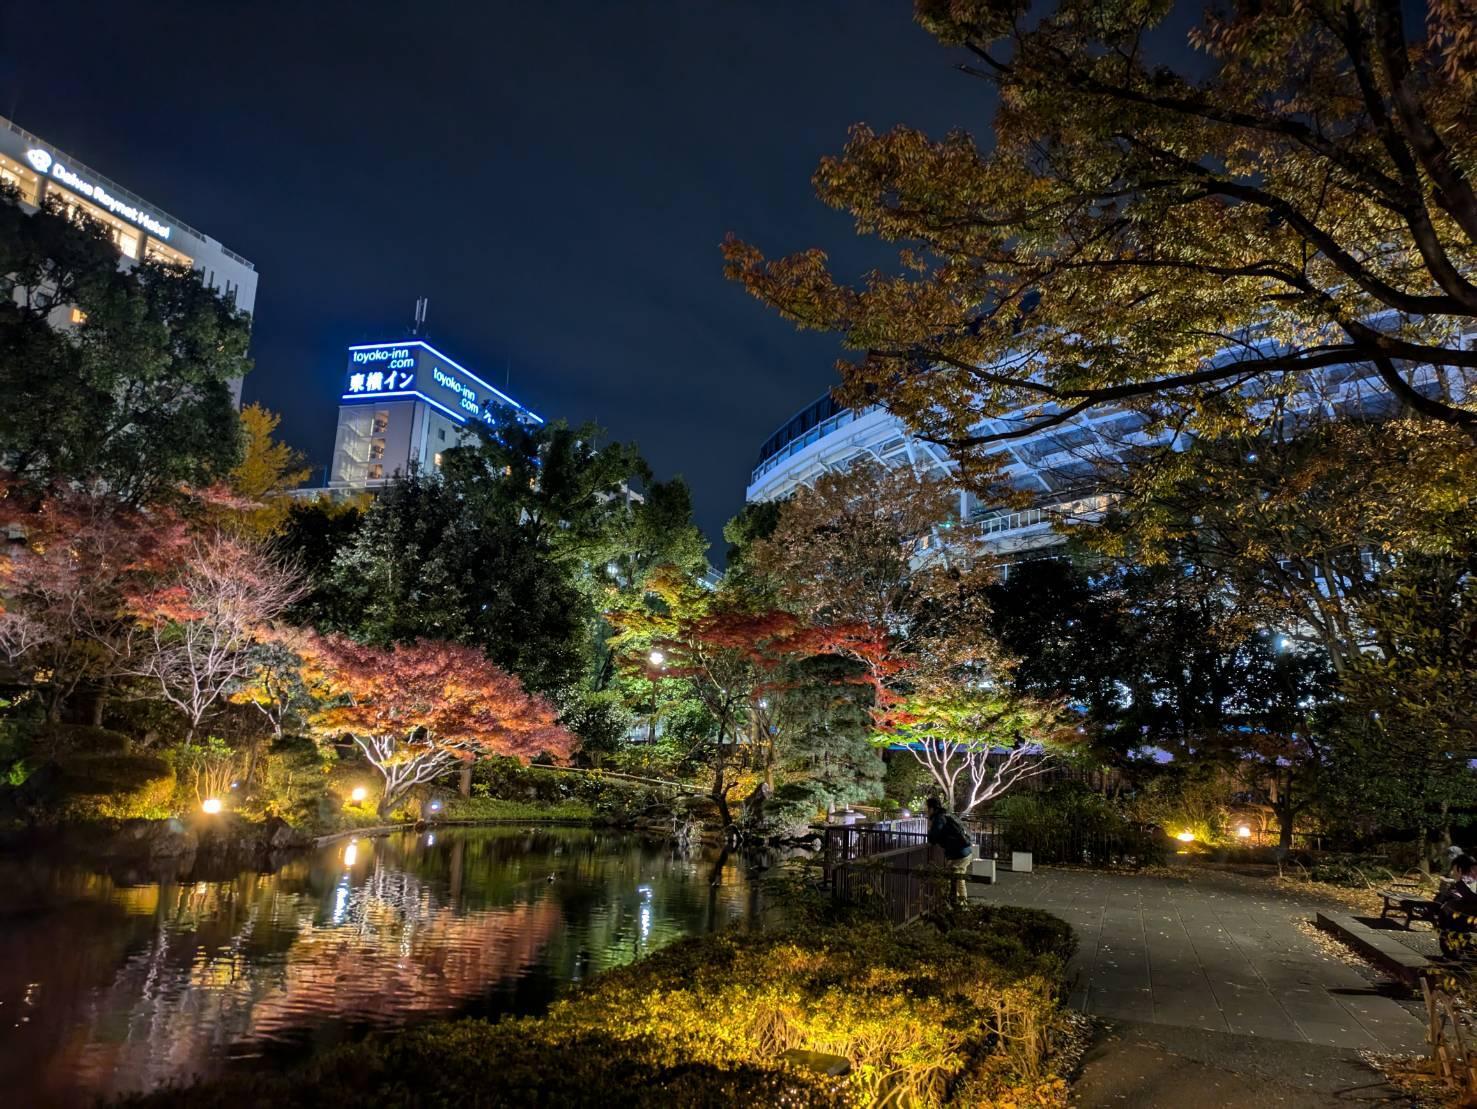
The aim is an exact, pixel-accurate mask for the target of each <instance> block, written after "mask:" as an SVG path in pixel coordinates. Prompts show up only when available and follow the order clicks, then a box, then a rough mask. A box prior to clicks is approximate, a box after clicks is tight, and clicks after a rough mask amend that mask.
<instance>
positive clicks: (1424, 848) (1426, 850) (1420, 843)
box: [1415, 826, 1431, 877]
mask: <svg viewBox="0 0 1477 1109" xmlns="http://www.w3.org/2000/svg"><path fill="white" fill-rule="evenodd" d="M1429 831H1430V830H1429V829H1428V828H1426V827H1424V826H1422V827H1421V828H1420V829H1418V830H1417V832H1416V837H1415V849H1416V858H1417V860H1418V865H1419V866H1420V868H1421V873H1422V874H1424V875H1426V876H1428V877H1429V876H1430V873H1431V837H1430V834H1429Z"/></svg>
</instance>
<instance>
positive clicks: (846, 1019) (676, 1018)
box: [124, 907, 1074, 1109]
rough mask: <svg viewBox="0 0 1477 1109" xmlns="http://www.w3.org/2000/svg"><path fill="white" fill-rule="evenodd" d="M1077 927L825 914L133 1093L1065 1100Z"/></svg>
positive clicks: (589, 1101)
mask: <svg viewBox="0 0 1477 1109" xmlns="http://www.w3.org/2000/svg"><path fill="white" fill-rule="evenodd" d="M1073 942H1074V941H1073V939H1072V935H1071V930H1070V929H1069V928H1068V927H1067V926H1066V925H1065V924H1064V923H1062V922H1061V921H1059V920H1057V919H1055V918H1053V917H1050V916H1047V915H1046V914H1044V913H1040V912H1035V911H1032V910H1025V909H1011V908H1000V907H996V908H983V907H981V908H973V909H969V910H961V911H957V912H954V913H951V914H949V915H948V916H947V917H946V918H943V919H937V920H933V921H930V922H924V923H920V924H918V925H915V926H912V927H909V928H904V929H891V928H887V927H883V926H879V925H877V924H875V923H872V922H868V921H861V920H856V919H853V920H838V919H834V918H833V919H830V920H818V919H817V918H816V917H814V916H811V917H809V918H807V919H803V920H801V921H799V922H797V923H795V924H792V925H791V926H789V927H787V928H784V929H782V930H779V931H774V932H767V933H752V934H729V935H716V936H704V937H699V938H693V939H688V940H685V941H682V942H680V943H677V944H674V945H672V946H670V947H667V948H664V949H663V950H661V951H659V952H657V953H656V954H654V955H652V956H650V957H649V958H647V959H644V960H642V961H641V962H639V963H635V964H633V965H631V966H627V967H622V968H620V969H617V970H613V971H610V972H609V973H607V974H604V975H602V976H601V977H599V978H598V979H596V980H595V981H594V982H592V983H591V984H590V985H588V986H586V987H584V988H582V989H580V990H578V991H576V992H574V993H573V994H571V995H570V996H569V997H567V998H566V999H565V1000H562V1001H559V1002H557V1003H556V1004H555V1005H554V1006H553V1007H552V1008H551V1009H550V1011H549V1012H548V1013H547V1014H546V1015H545V1016H543V1017H537V1018H519V1019H506V1020H503V1021H501V1022H499V1023H495V1024H493V1023H488V1022H486V1021H480V1020H463V1021H449V1022H441V1023H437V1024H431V1025H427V1026H424V1027H422V1028H418V1029H415V1030H412V1031H409V1032H402V1033H399V1034H394V1035H383V1036H375V1037H371V1038H370V1039H368V1040H365V1041H363V1042H361V1043H358V1044H354V1045H350V1046H347V1047H340V1048H337V1049H333V1050H330V1051H328V1052H325V1053H324V1054H322V1055H319V1056H317V1057H315V1058H314V1059H311V1060H309V1061H308V1062H307V1063H306V1064H305V1065H304V1066H302V1067H300V1068H298V1069H297V1070H294V1071H290V1072H287V1073H281V1074H257V1075H241V1076H233V1077H231V1078H228V1079H225V1080H221V1081H218V1082H213V1083H207V1084H205V1085H202V1086H196V1087H192V1088H184V1089H172V1090H163V1091H158V1092H155V1093H152V1094H148V1095H144V1096H141V1097H137V1098H132V1099H128V1100H126V1101H125V1102H124V1104H127V1105H131V1106H135V1107H143V1106H148V1107H150V1109H162V1107H173V1106H190V1107H192V1109H216V1107H219V1109H225V1107H227V1106H229V1107H230V1109H243V1107H248V1109H249V1107H254V1106H264V1107H265V1106H270V1107H271V1109H307V1107H308V1106H320V1105H335V1106H364V1107H369V1106H374V1107H375V1109H412V1107H417V1109H431V1107H433V1106H453V1105H467V1106H473V1105H475V1106H515V1105H516V1106H576V1107H577V1106H599V1107H601V1109H612V1107H625V1106H640V1107H647V1106H651V1107H654V1106H674V1105H682V1106H686V1105H786V1106H833V1105H836V1106H841V1105H845V1106H882V1105H887V1106H943V1105H970V1106H975V1105H1007V1104H1019V1105H1030V1106H1038V1107H1052V1106H1064V1105H1065V1103H1066V1087H1065V1084H1064V1083H1063V1082H1062V1080H1061V1079H1060V1078H1059V1077H1058V1076H1057V1075H1055V1074H1054V1073H1053V1071H1052V1052H1053V1046H1054V1044H1055V1043H1056V1041H1057V1039H1058V1037H1059V1035H1060V1034H1061V1031H1062V1029H1063V1026H1064V1021H1063V1017H1062V1013H1061V1007H1060V1001H1059V999H1060V994H1061V990H1062V985H1063V974H1064V967H1065V964H1066V960H1067V959H1068V957H1069V956H1070V954H1071V951H1072V947H1073ZM791 1049H801V1050H804V1051H812V1052H822V1053H826V1054H830V1055H839V1056H843V1057H845V1058H846V1059H847V1060H848V1061H849V1062H850V1064H851V1072H850V1074H849V1075H846V1076H844V1077H840V1078H828V1077H825V1076H823V1075H821V1074H818V1073H816V1072H814V1071H811V1070H805V1069H797V1068H794V1067H792V1066H790V1065H788V1064H786V1063H785V1062H783V1061H782V1059H781V1056H782V1055H783V1053H784V1052H786V1051H789V1050H791Z"/></svg>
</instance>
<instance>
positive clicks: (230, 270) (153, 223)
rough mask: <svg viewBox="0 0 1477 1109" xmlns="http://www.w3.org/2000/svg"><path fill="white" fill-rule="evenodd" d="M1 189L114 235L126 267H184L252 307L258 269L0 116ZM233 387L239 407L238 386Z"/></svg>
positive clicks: (34, 205) (236, 301) (243, 305)
mask: <svg viewBox="0 0 1477 1109" xmlns="http://www.w3.org/2000/svg"><path fill="white" fill-rule="evenodd" d="M0 184H3V185H7V186H9V187H10V188H12V189H15V190H16V191H17V192H18V193H19V194H20V199H21V203H22V204H24V205H27V206H29V207H31V208H39V207H41V206H42V205H45V204H57V205H60V206H61V208H62V210H63V211H66V212H68V213H72V214H77V213H81V214H85V215H87V216H90V217H91V218H92V219H94V220H96V221H97V222H98V223H99V224H101V225H102V226H103V227H105V228H106V229H107V231H108V234H109V235H111V236H112V239H113V242H114V244H116V246H117V247H118V253H119V255H120V260H121V262H122V264H124V265H131V264H133V263H135V262H137V261H139V260H140V259H145V258H147V259H157V260H159V261H162V262H169V263H172V264H174V265H181V266H189V267H191V268H192V269H195V270H198V271H200V274H201V276H202V277H203V278H204V279H205V283H206V284H207V285H208V286H210V287H211V288H212V289H216V290H217V291H219V292H220V293H221V294H222V295H223V296H224V297H225V298H226V299H227V300H230V301H232V302H233V303H234V304H235V305H236V307H237V308H239V309H241V310H242V311H243V312H248V313H249V312H251V311H252V309H253V307H254V306H255V304H256V267H255V266H253V265H252V264H251V263H250V262H248V261H247V260H246V259H245V258H243V257H241V255H239V254H237V253H236V252H235V251H233V250H229V249H227V248H226V247H225V246H222V245H221V243H219V242H218V241H217V240H215V239H212V238H211V237H210V236H209V235H207V234H205V233H204V232H203V231H197V230H196V229H195V228H193V227H191V226H190V225H189V224H187V223H184V222H183V221H181V220H180V219H179V218H178V217H176V216H172V215H170V214H169V213H168V212H166V211H164V210H163V209H162V208H156V207H155V206H154V205H152V204H150V203H149V202H148V201H147V200H145V199H143V197H141V196H138V195H137V194H136V193H132V192H130V191H129V190H127V189H125V188H124V187H123V186H122V185H120V184H118V183H117V182H116V181H113V180H111V179H109V178H107V177H104V176H103V175H102V174H101V173H99V172H98V171H97V170H95V169H93V168H91V167H90V166H88V165H86V164H85V163H83V162H79V161H78V160H77V159H76V158H74V157H72V156H71V155H70V154H68V153H66V152H65V151H63V150H59V149H57V148H56V147H54V146H52V145H51V144H50V143H49V142H47V141H46V140H45V139H42V138H39V137H37V136H36V135H33V134H31V133H30V132H29V131H26V130H24V129H22V128H21V127H19V126H17V125H16V124H14V123H12V122H11V121H10V120H8V119H6V118H4V117H3V116H0ZM63 322H65V321H63ZM234 384H235V388H234V392H235V394H236V399H237V401H238V402H239V401H240V399H241V383H240V382H239V381H237V382H235V383H234Z"/></svg>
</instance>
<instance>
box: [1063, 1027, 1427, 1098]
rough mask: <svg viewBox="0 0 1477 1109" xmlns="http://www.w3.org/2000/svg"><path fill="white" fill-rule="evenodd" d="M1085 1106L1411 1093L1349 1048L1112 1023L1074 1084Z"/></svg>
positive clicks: (1073, 1090)
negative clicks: (1391, 1083) (1393, 1084)
mask: <svg viewBox="0 0 1477 1109" xmlns="http://www.w3.org/2000/svg"><path fill="white" fill-rule="evenodd" d="M1071 1098H1072V1104H1073V1105H1074V1106H1079V1107H1081V1109H1109V1107H1112V1109H1267V1107H1268V1106H1277V1107H1278V1109H1338V1107H1340V1106H1342V1107H1344V1109H1347V1107H1348V1106H1350V1105H1402V1104H1406V1103H1407V1099H1405V1098H1404V1097H1402V1096H1401V1095H1400V1093H1399V1091H1397V1090H1395V1089H1393V1088H1392V1087H1390V1086H1389V1085H1387V1084H1386V1083H1385V1082H1384V1080H1383V1078H1382V1077H1381V1076H1380V1075H1379V1074H1377V1073H1376V1072H1375V1071H1373V1070H1372V1069H1370V1068H1369V1067H1368V1066H1367V1065H1365V1064H1364V1063H1363V1062H1362V1061H1361V1060H1360V1059H1359V1057H1358V1056H1357V1055H1354V1054H1353V1053H1352V1052H1349V1051H1346V1050H1343V1049H1340V1048H1336V1047H1327V1046H1323V1045H1320V1044H1314V1043H1306V1042H1302V1041H1298V1040H1288V1039H1271V1038H1268V1037H1265V1036H1236V1035H1229V1034H1223V1033H1214V1032H1204V1031H1200V1030H1197V1029H1190V1028H1176V1027H1172V1026H1170V1025H1165V1024H1152V1023H1145V1022H1138V1021H1113V1022H1110V1024H1109V1027H1108V1028H1107V1029H1106V1030H1105V1032H1104V1034H1103V1035H1102V1036H1101V1037H1100V1038H1099V1040H1098V1041H1097V1043H1095V1044H1094V1045H1093V1046H1092V1048H1091V1049H1090V1050H1089V1051H1088V1054H1087V1057H1086V1059H1084V1061H1083V1068H1082V1074H1081V1075H1080V1077H1079V1078H1078V1079H1077V1081H1076V1082H1075V1083H1074V1084H1073V1086H1072V1095H1071Z"/></svg>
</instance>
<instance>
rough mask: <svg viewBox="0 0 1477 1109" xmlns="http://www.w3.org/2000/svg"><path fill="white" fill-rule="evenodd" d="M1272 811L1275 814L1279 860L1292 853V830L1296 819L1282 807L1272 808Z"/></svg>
mask: <svg viewBox="0 0 1477 1109" xmlns="http://www.w3.org/2000/svg"><path fill="white" fill-rule="evenodd" d="M1272 811H1273V812H1274V813H1276V814H1277V858H1278V859H1279V860H1281V859H1285V858H1287V856H1288V855H1290V854H1291V853H1292V828H1293V825H1294V824H1296V823H1297V817H1296V815H1295V814H1294V813H1293V812H1292V810H1291V809H1289V808H1286V807H1284V806H1273V809H1272Z"/></svg>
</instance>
